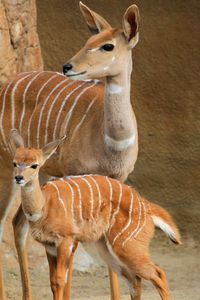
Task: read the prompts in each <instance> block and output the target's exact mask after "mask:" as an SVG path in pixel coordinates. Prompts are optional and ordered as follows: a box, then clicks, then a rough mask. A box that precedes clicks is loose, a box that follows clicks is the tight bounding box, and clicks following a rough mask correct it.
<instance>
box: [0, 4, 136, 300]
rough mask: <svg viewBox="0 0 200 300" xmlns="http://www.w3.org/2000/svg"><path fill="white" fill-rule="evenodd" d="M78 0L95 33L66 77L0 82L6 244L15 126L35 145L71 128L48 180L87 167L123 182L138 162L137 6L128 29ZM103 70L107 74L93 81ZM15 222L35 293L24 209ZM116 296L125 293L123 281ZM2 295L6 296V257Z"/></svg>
mask: <svg viewBox="0 0 200 300" xmlns="http://www.w3.org/2000/svg"><path fill="white" fill-rule="evenodd" d="M80 8H81V12H82V13H83V15H84V17H85V19H86V22H87V24H88V26H89V28H90V30H91V32H92V33H93V36H92V37H91V38H90V39H89V40H88V41H87V43H86V45H85V46H84V47H83V49H82V50H81V51H80V52H79V53H78V54H77V55H76V56H75V57H74V58H72V59H71V60H70V62H69V63H68V64H66V65H65V66H64V67H63V69H64V73H65V74H66V75H67V76H68V77H66V76H64V75H61V74H59V73H55V72H27V73H22V74H19V75H18V76H17V78H16V79H15V80H13V81H11V82H10V83H8V84H7V85H6V86H5V87H4V88H3V89H2V90H1V93H0V162H1V166H2V169H3V170H4V171H3V172H2V173H1V174H0V244H1V241H2V232H3V227H4V222H5V219H6V216H7V214H8V212H9V208H10V207H11V205H12V203H13V201H14V199H15V197H16V189H15V188H14V183H13V180H12V164H11V158H12V157H13V154H12V149H11V147H10V145H9V139H8V136H9V134H10V130H11V129H12V128H17V129H18V130H19V132H20V134H21V135H22V136H23V139H24V141H25V143H26V145H27V146H32V147H37V148H40V147H42V146H43V145H45V144H46V143H47V142H48V141H50V140H54V139H57V138H59V137H61V136H63V135H67V139H66V140H65V141H64V142H63V143H62V145H61V146H60V147H59V149H58V150H57V151H56V152H55V153H54V155H52V156H51V158H50V159H49V160H48V161H46V163H45V165H44V166H43V167H42V169H41V172H40V176H41V181H43V182H44V181H45V180H47V177H48V176H58V177H62V176H64V175H76V174H88V173H96V174H97V173H98V174H102V175H108V176H110V177H113V178H117V179H119V180H120V181H121V182H123V181H124V180H125V179H126V178H127V176H128V174H129V173H130V172H131V171H133V169H134V164H135V162H136V159H137V154H138V136H137V124H136V119H135V115H134V112H133V109H132V106H131V101H130V76H131V71H132V57H131V50H132V48H133V47H134V46H135V45H136V44H137V42H138V38H139V33H138V26H139V11H138V8H137V6H135V5H132V6H130V7H129V8H128V9H127V11H126V12H125V14H124V17H123V20H122V22H123V29H113V28H112V27H111V26H110V25H109V24H108V23H107V21H105V20H104V19H103V18H102V17H101V16H99V15H98V14H97V13H95V12H93V11H92V10H90V9H89V8H88V7H86V6H85V5H83V4H82V3H80ZM69 77H70V78H71V79H70V78H69ZM101 78H103V81H102V82H100V81H98V82H97V81H93V79H101ZM72 79H74V80H72ZM13 226H14V235H15V244H16V248H17V252H18V256H19V263H20V269H21V276H22V285H23V299H24V300H30V299H32V297H31V291H30V284H29V276H28V268H27V254H26V247H25V246H26V240H27V234H28V231H29V226H28V223H27V221H26V218H25V216H24V214H23V211H22V210H21V209H19V210H18V212H17V214H16V216H15V218H14V221H13ZM112 278H115V277H114V276H113V277H112ZM113 284H115V281H114V279H113V281H112V285H113ZM112 285H111V286H112ZM112 297H113V299H115V300H117V299H119V293H118V289H117V284H116V285H115V287H114V288H113V291H112ZM0 299H2V300H3V299H4V290H3V279H2V264H0Z"/></svg>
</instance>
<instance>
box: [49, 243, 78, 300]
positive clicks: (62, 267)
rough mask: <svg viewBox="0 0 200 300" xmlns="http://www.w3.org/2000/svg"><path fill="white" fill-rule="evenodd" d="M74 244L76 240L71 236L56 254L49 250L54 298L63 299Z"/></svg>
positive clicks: (56, 299) (55, 299)
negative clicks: (53, 254)
mask: <svg viewBox="0 0 200 300" xmlns="http://www.w3.org/2000/svg"><path fill="white" fill-rule="evenodd" d="M73 245H74V241H73V240H72V239H71V238H69V239H64V240H63V241H62V243H61V244H60V245H59V247H58V248H57V254H56V256H52V255H50V254H49V253H48V252H47V258H48V262H49V270H50V281H51V289H52V292H53V296H54V298H53V299H54V300H63V297H64V289H65V278H66V272H67V271H68V267H69V262H70V256H71V253H72V248H73Z"/></svg>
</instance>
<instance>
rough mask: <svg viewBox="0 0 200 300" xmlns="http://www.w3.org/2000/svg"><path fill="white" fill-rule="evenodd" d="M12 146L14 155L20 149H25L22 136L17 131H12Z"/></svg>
mask: <svg viewBox="0 0 200 300" xmlns="http://www.w3.org/2000/svg"><path fill="white" fill-rule="evenodd" d="M10 145H11V148H12V151H13V153H15V151H16V149H17V148H19V147H24V140H23V138H22V137H21V135H20V134H19V133H18V131H17V129H12V130H11V133H10Z"/></svg>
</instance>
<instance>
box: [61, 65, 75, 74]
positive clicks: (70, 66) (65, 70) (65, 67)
mask: <svg viewBox="0 0 200 300" xmlns="http://www.w3.org/2000/svg"><path fill="white" fill-rule="evenodd" d="M72 68H73V66H72V65H71V64H70V63H67V64H65V65H63V73H64V74H66V73H67V72H68V71H69V70H71V69H72Z"/></svg>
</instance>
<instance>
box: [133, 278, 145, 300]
mask: <svg viewBox="0 0 200 300" xmlns="http://www.w3.org/2000/svg"><path fill="white" fill-rule="evenodd" d="M141 282H142V280H141V278H140V277H138V276H136V278H135V283H134V284H133V288H134V290H135V295H131V300H141V293H142V287H141Z"/></svg>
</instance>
